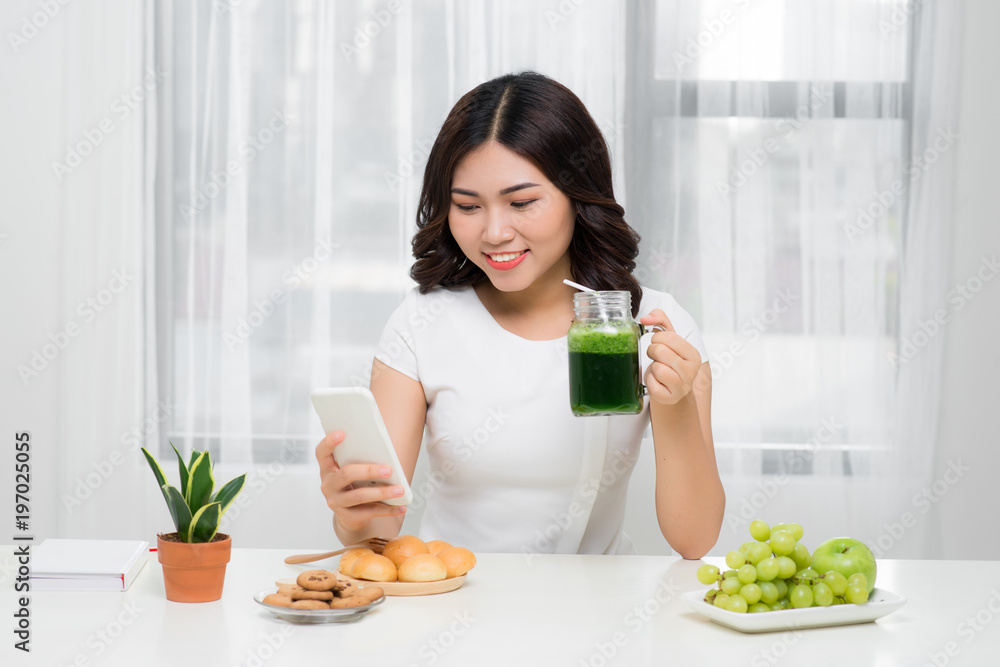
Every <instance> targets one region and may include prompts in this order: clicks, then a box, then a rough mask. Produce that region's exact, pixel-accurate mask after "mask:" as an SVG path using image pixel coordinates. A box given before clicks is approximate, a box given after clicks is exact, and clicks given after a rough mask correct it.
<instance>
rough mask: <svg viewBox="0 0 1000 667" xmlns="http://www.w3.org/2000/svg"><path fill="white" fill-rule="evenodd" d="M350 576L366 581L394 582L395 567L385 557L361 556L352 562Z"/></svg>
mask: <svg viewBox="0 0 1000 667" xmlns="http://www.w3.org/2000/svg"><path fill="white" fill-rule="evenodd" d="M351 576H352V577H354V578H355V579H367V580H368V581H396V566H395V565H394V564H393V562H392V561H391V560H389V559H388V558H386V557H385V556H379V555H378V554H363V555H362V556H359V557H358V559H357V560H355V561H354V564H353V567H352V568H351Z"/></svg>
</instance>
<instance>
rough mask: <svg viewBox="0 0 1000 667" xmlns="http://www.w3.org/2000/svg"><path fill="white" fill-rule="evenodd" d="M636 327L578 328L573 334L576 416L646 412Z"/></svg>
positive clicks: (571, 374) (572, 379) (572, 399)
mask: <svg viewBox="0 0 1000 667" xmlns="http://www.w3.org/2000/svg"><path fill="white" fill-rule="evenodd" d="M638 339H639V331H638V328H637V327H634V326H622V327H621V328H617V329H616V328H609V327H608V324H607V323H606V322H603V323H597V324H595V325H594V326H587V325H583V326H580V325H574V326H573V328H572V329H571V330H570V332H569V337H568V341H567V342H568V347H569V401H570V407H571V408H572V410H573V414H575V415H600V414H623V413H626V414H636V413H639V412H642V384H641V382H640V377H639V375H640V369H639V355H638V353H637V350H638Z"/></svg>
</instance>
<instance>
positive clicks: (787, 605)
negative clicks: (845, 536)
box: [698, 520, 868, 613]
mask: <svg viewBox="0 0 1000 667" xmlns="http://www.w3.org/2000/svg"><path fill="white" fill-rule="evenodd" d="M802 533H803V530H802V526H801V525H799V524H797V523H779V524H775V525H774V526H773V527H771V526H768V525H767V524H766V523H765V522H763V521H760V520H758V521H754V522H752V523H751V524H750V536H751V537H752V538H753V541H752V542H745V543H744V544H743V545H742V546H741V547H740V548H739V549H738V550H736V551H730V552H729V553H728V554H726V565H728V566H729V567H730V568H731V569H729V570H726V571H725V572H720V571H719V568H717V567H716V566H714V565H702V566H701V567H699V568H698V581H700V582H701V583H703V584H717V586H716V587H715V588H712V589H710V590H709V591H708V592H707V593H705V602H707V603H709V604H713V605H715V606H716V607H719V608H720V609H727V610H729V611H735V612H738V613H747V612H749V613H754V612H762V611H780V610H782V609H804V608H806V607H829V606H831V605H838V604H846V603H851V604H864V603H865V602H867V601H868V581H867V579H866V577H865V575H864V574H861V573H860V572H858V573H856V574H852V575H851V576H850V577H845V576H844V575H842V574H841V573H839V572H835V571H833V570H831V571H829V572H824V573H822V574H820V573H819V572H817V571H816V570H814V569H812V568H811V567H810V565H811V563H812V557H811V556H810V555H809V550H808V549H807V548H806V546H805V545H804V544H802V543H801V542H799V540H801V539H802Z"/></svg>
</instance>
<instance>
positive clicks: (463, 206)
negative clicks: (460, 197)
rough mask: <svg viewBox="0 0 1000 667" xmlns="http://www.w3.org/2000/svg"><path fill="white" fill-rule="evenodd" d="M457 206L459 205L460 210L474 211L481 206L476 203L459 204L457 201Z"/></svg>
mask: <svg viewBox="0 0 1000 667" xmlns="http://www.w3.org/2000/svg"><path fill="white" fill-rule="evenodd" d="M455 206H457V207H458V210H460V211H466V212H472V211H474V210H476V209H477V208H479V207H478V206H476V205H475V204H458V203H456V204H455Z"/></svg>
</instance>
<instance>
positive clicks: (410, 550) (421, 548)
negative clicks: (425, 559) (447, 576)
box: [382, 535, 429, 567]
mask: <svg viewBox="0 0 1000 667" xmlns="http://www.w3.org/2000/svg"><path fill="white" fill-rule="evenodd" d="M426 553H429V552H428V550H427V545H426V544H424V541H423V540H421V539H420V538H419V537H414V536H413V535H401V536H400V537H397V538H395V539H392V540H389V543H388V544H386V545H385V548H384V549H382V555H383V556H385V557H386V558H388V559H389V560H391V561H392V562H393V564H395V566H396V567H399V566H400V564H401V563H402V562H403V561H404V560H406V559H408V558H411V557H413V556H416V555H418V554H426Z"/></svg>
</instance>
